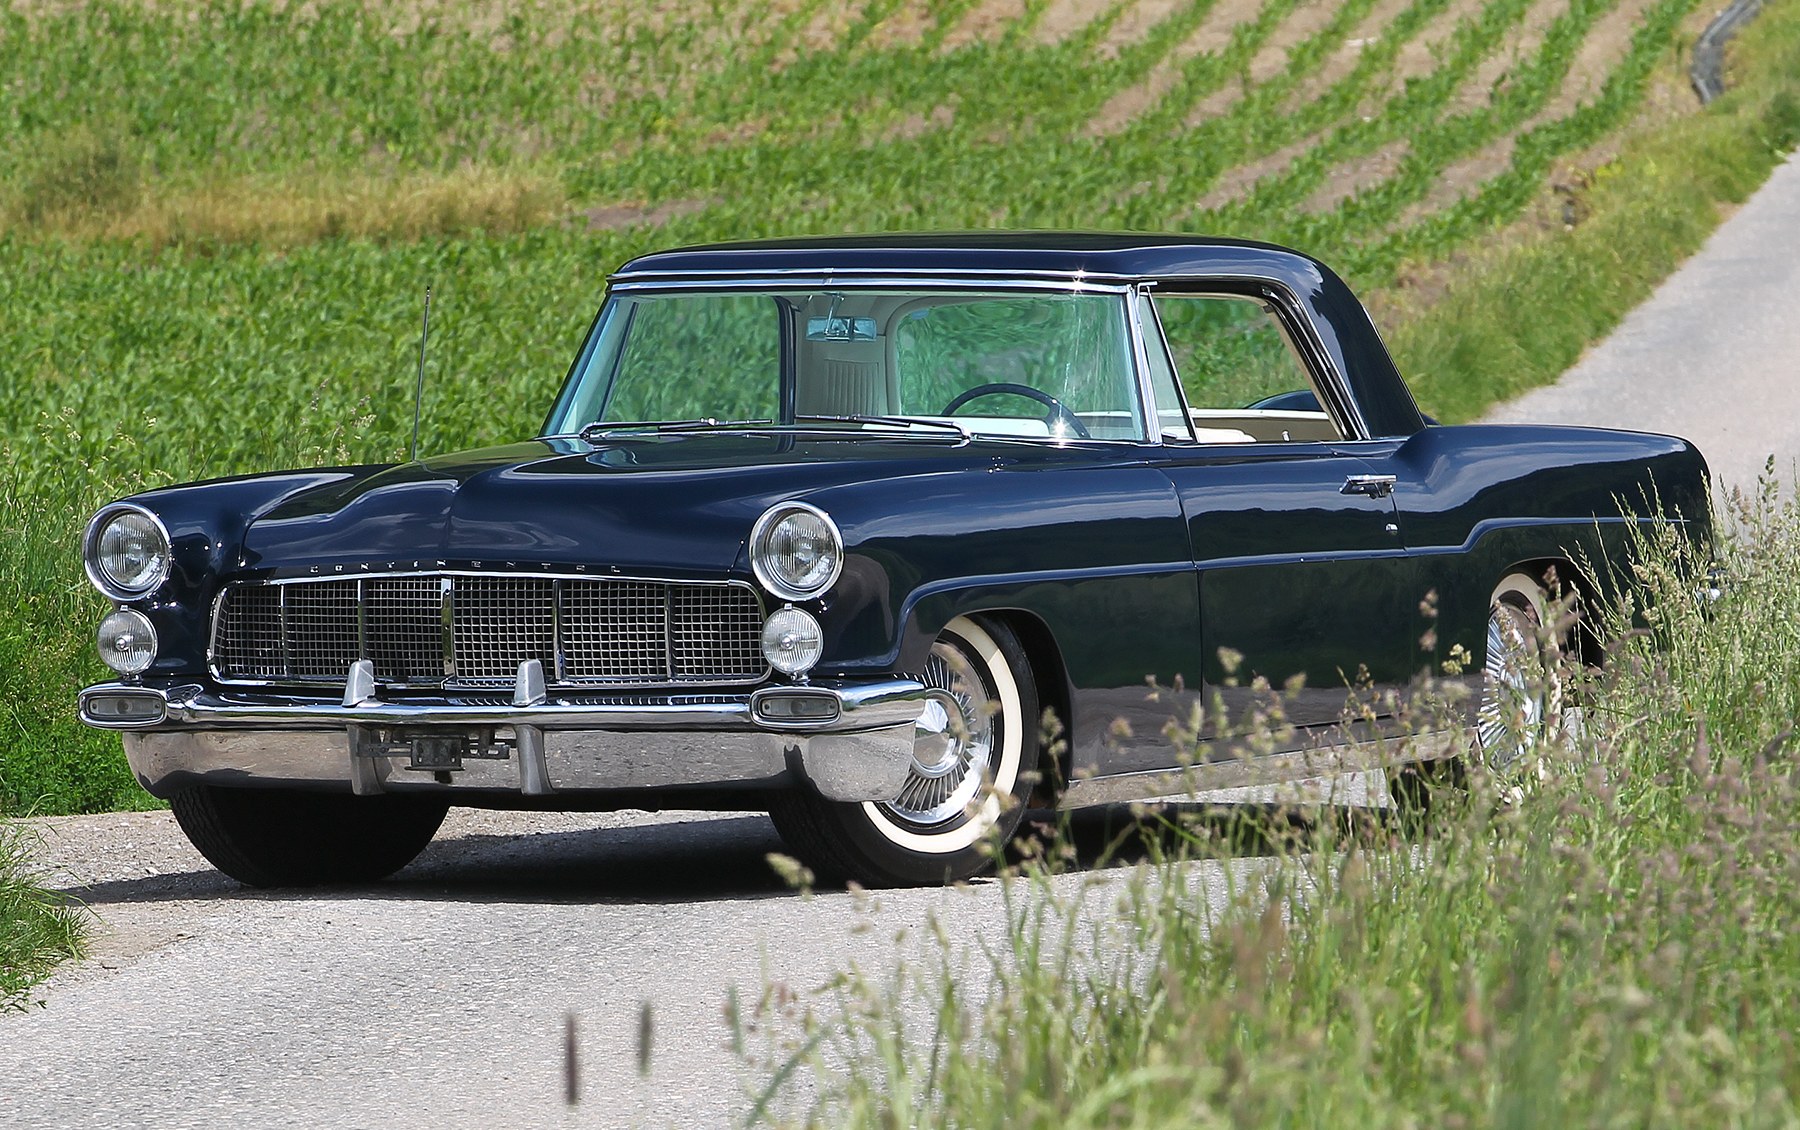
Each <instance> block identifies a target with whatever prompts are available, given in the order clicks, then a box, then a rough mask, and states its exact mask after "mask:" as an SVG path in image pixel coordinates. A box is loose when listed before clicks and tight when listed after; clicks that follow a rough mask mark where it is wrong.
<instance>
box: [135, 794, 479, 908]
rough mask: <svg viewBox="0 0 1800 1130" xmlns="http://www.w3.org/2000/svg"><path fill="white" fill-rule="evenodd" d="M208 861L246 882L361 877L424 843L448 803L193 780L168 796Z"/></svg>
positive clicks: (295, 883)
mask: <svg viewBox="0 0 1800 1130" xmlns="http://www.w3.org/2000/svg"><path fill="white" fill-rule="evenodd" d="M169 807H170V808H171V809H173V810H174V813H175V820H176V822H177V823H179V824H180V825H181V830H182V831H183V832H185V833H187V838H188V839H189V840H191V841H192V842H193V845H194V846H195V847H196V848H198V849H199V850H200V854H201V855H204V856H205V857H206V858H207V860H208V861H209V862H210V863H211V864H212V865H213V866H214V867H217V868H218V869H219V870H220V871H223V872H224V873H225V874H227V875H229V876H231V877H232V878H233V879H236V880H237V881H238V882H240V883H245V884H248V885H249V886H252V887H309V886H318V885H321V884H339V883H366V882H372V881H373V880H376V879H380V878H382V877H383V876H386V875H391V874H392V873H394V872H395V871H398V870H400V868H402V867H404V866H406V865H407V864H408V863H410V862H411V861H412V859H413V857H414V856H416V855H418V854H419V853H420V852H421V851H423V850H425V845H426V844H428V843H430V842H431V837H432V836H434V835H436V834H437V830H438V825H440V824H442V823H443V822H444V813H445V811H446V810H447V809H448V807H449V806H448V805H447V804H446V803H445V802H444V801H434V800H429V799H425V798H420V797H408V796H372V797H364V796H348V795H344V794H340V793H308V792H295V791H287V790H278V789H221V788H217V787H215V786H212V785H194V786H192V787H190V788H187V789H183V790H182V791H181V792H178V793H176V794H175V795H174V796H172V797H170V798H169Z"/></svg>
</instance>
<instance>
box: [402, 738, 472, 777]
mask: <svg viewBox="0 0 1800 1130" xmlns="http://www.w3.org/2000/svg"><path fill="white" fill-rule="evenodd" d="M473 744H474V743H472V742H471V741H470V740H469V739H468V738H467V737H464V736H463V735H460V734H451V735H448V736H444V735H437V734H433V735H430V736H424V737H415V738H413V739H412V748H411V754H412V756H411V758H410V759H409V762H408V764H407V768H408V769H423V770H426V771H427V772H439V771H451V772H453V771H455V770H458V769H461V768H462V767H463V764H462V763H463V758H465V757H467V756H469V752H470V747H471V746H472V745H473Z"/></svg>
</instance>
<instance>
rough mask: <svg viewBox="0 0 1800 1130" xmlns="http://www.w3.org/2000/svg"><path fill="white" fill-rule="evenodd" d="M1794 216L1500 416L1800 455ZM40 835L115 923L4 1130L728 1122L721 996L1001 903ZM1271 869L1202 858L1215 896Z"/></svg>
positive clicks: (546, 829) (547, 859)
mask: <svg viewBox="0 0 1800 1130" xmlns="http://www.w3.org/2000/svg"><path fill="white" fill-rule="evenodd" d="M1797 216H1800V165H1796V164H1795V163H1794V162H1791V161H1790V162H1789V163H1788V164H1787V165H1785V166H1784V167H1783V168H1782V169H1781V170H1779V171H1778V172H1777V173H1776V175H1775V177H1774V179H1773V180H1772V181H1771V183H1770V184H1769V186H1768V187H1767V188H1766V189H1764V190H1763V192H1762V193H1760V194H1759V195H1758V196H1757V197H1756V198H1755V199H1754V200H1753V201H1751V203H1750V204H1749V205H1748V206H1747V207H1745V208H1744V209H1743V210H1742V212H1740V213H1739V214H1738V215H1737V216H1736V217H1735V218H1734V219H1733V220H1732V221H1731V222H1730V223H1729V224H1727V225H1726V226H1725V227H1724V228H1722V229H1721V230H1720V232H1719V233H1718V234H1717V236H1715V238H1714V239H1713V240H1712V242H1711V243H1710V244H1709V245H1708V246H1707V248H1706V250H1705V251H1704V252H1703V253H1702V254H1701V255H1700V257H1699V258H1697V259H1696V260H1695V261H1694V262H1693V263H1692V264H1691V265H1690V266H1689V267H1687V268H1686V269H1684V270H1683V271H1682V272H1681V273H1680V274H1679V275H1677V276H1676V277H1675V278H1674V279H1672V280H1670V282H1669V283H1668V284H1667V285H1665V286H1664V287H1663V288H1662V289H1661V290H1660V291H1658V293H1657V295H1656V297H1655V298H1654V299H1653V300H1652V301H1651V302H1650V303H1649V304H1648V305H1647V306H1645V307H1644V309H1642V310H1640V311H1639V312H1637V313H1636V314H1634V315H1633V316H1632V317H1631V319H1630V320H1628V321H1627V323H1626V324H1625V325H1624V326H1623V327H1622V328H1621V330H1620V331H1619V333H1618V334H1617V335H1616V336H1615V337H1614V338H1613V340H1611V341H1609V342H1608V343H1606V344H1605V345H1603V346H1602V347H1600V348H1599V349H1596V350H1595V351H1594V353H1593V355H1592V356H1591V357H1589V358H1588V359H1586V360H1585V361H1584V362H1583V363H1582V364H1581V365H1580V366H1578V367H1577V368H1576V369H1575V370H1574V371H1573V372H1571V373H1570V374H1569V376H1568V377H1567V378H1566V380H1565V381H1564V382H1563V383H1562V384H1560V385H1558V386H1557V387H1556V388H1553V389H1545V390H1542V391H1541V392H1537V393H1533V394H1531V395H1530V396H1527V397H1525V398H1523V399H1522V400H1520V401H1518V402H1517V403H1515V404H1512V405H1508V406H1506V407H1505V408H1503V409H1501V410H1500V411H1498V412H1496V413H1495V417H1494V418H1496V419H1511V420H1527V419H1532V420H1552V421H1557V422H1568V423H1584V422H1587V423H1599V424H1608V425H1614V426H1617V425H1620V424H1624V425H1628V426H1637V427H1643V428H1649V429H1654V430H1661V431H1671V432H1676V433H1679V434H1683V435H1688V436H1691V437H1692V438H1694V439H1696V440H1698V441H1699V442H1700V443H1701V444H1702V446H1703V447H1704V449H1705V450H1706V452H1707V454H1708V455H1709V456H1710V457H1711V459H1712V461H1713V466H1714V467H1715V468H1716V469H1717V471H1718V472H1719V474H1720V475H1721V477H1723V478H1724V479H1726V480H1727V481H1730V482H1744V481H1747V480H1748V479H1750V478H1753V477H1754V474H1755V472H1756V470H1757V469H1758V468H1759V467H1760V465H1761V463H1762V460H1763V458H1764V456H1765V455H1767V454H1768V453H1769V452H1771V451H1773V452H1776V453H1777V454H1778V457H1779V458H1780V459H1781V460H1782V461H1783V463H1784V464H1785V463H1786V462H1787V461H1789V460H1791V459H1793V458H1794V457H1795V456H1796V455H1800V381H1797V380H1796V379H1795V376H1796V370H1795V358H1797V357H1800V314H1797V313H1796V312H1795V301H1794V296H1795V295H1796V294H1797V293H1800V234H1797V232H1796V228H1795V226H1794V224H1793V219H1794V217H1797ZM1372 791H1374V792H1377V793H1378V792H1379V790H1378V789H1376V790H1372ZM1366 798H1367V794H1361V795H1359V796H1357V797H1353V798H1351V802H1352V803H1354V804H1363V803H1366ZM38 823H39V825H40V826H41V827H42V828H43V830H44V833H45V837H46V841H47V846H46V852H45V855H46V858H48V859H49V860H50V861H51V862H52V863H53V864H54V865H56V866H58V867H60V868H61V869H62V875H63V881H64V882H65V883H67V884H70V885H79V886H80V887H81V888H82V889H83V890H85V892H86V895H85V897H86V898H87V899H88V901H89V903H90V904H91V905H92V907H93V908H94V911H95V913H96V914H97V915H98V916H99V919H100V921H101V923H102V927H101V930H102V933H101V937H100V941H99V945H98V952H97V954H96V957H95V958H94V959H93V960H91V961H89V962H87V963H86V964H84V965H82V966H79V967H76V968H73V969H70V970H68V971H67V972H65V973H64V974H62V975H60V976H59V977H58V979H57V980H56V981H55V982H54V983H52V984H51V985H50V986H49V987H48V989H47V991H46V992H45V993H44V996H45V999H46V1004H47V1007H45V1008H44V1009H41V1010H37V1011H33V1012H30V1013H27V1014H24V1015H12V1016H0V1123H12V1124H17V1125H26V1126H123V1125H143V1126H157V1127H178V1126H213V1125H220V1126H281V1125H296V1126H314V1125H317V1126H368V1127H377V1126H379V1127H382V1128H383V1130H401V1128H405V1127H414V1126H418V1127H426V1126H429V1127H434V1128H436V1127H445V1126H464V1125H482V1126H487V1125H506V1126H511V1125H559V1126H560V1125H584V1126H585V1125H596V1126H610V1125H655V1126H662V1125H681V1126H711V1125H722V1124H726V1123H727V1122H730V1121H733V1120H735V1118H736V1117H737V1116H738V1115H740V1114H741V1113H742V1111H743V1110H744V1109H745V1106H746V1100H745V1093H746V1091H745V1088H746V1086H747V1085H748V1081H747V1080H746V1078H745V1077H743V1076H742V1075H741V1074H740V1072H739V1070H738V1060H737V1058H736V1057H735V1056H734V1055H733V1054H732V1053H731V1052H730V1051H729V1050H728V1049H727V1046H726V1045H727V1039H728V1028H727V1026H726V1025H725V1023H724V1019H723V1009H724V1006H725V1003H726V1000H727V994H728V991H729V990H730V988H731V987H732V986H737V987H738V989H739V991H740V992H741V993H743V994H746V996H754V994H756V993H757V992H758V991H759V989H760V987H761V986H762V985H764V984H765V983H769V982H773V983H777V984H786V985H789V986H791V987H793V988H796V989H800V990H806V989H810V988H813V987H816V986H818V985H819V984H820V983H821V982H822V981H823V980H824V979H825V977H826V976H827V975H828V974H829V972H830V971H831V970H834V969H837V968H841V967H843V966H845V965H846V964H847V963H851V962H855V963H857V964H859V965H861V966H863V967H865V968H870V969H886V968H890V967H891V966H892V964H893V962H894V954H895V952H896V950H895V937H896V935H902V934H904V939H905V940H903V941H902V942H901V943H900V947H899V949H900V952H908V951H909V949H910V950H911V951H912V952H917V951H918V949H917V948H918V947H919V946H920V945H922V944H923V930H922V928H923V925H924V922H925V919H926V915H927V914H928V913H930V912H934V911H935V912H937V913H939V914H941V915H943V916H944V917H945V918H946V920H947V921H949V922H950V923H951V928H952V929H953V930H954V931H955V932H956V933H957V934H958V935H959V936H962V937H966V938H970V939H974V938H977V937H981V936H987V937H993V936H994V935H995V933H996V931H997V929H998V927H999V926H1000V924H1001V917H1002V915H1001V906H1000V897H999V889H998V887H997V886H995V885H993V884H987V885H982V886H977V887H974V888H972V889H970V890H967V891H942V890H933V891H905V892H891V893H885V894H882V895H881V896H880V897H879V900H878V906H876V907H875V908H873V909H872V910H871V909H868V908H865V907H864V906H863V905H862V904H860V903H858V901H857V900H856V899H854V898H852V897H851V896H850V895H847V894H843V893H838V894H825V895H820V896H817V897H815V898H813V899H811V900H802V899H800V898H797V897H796V896H794V895H792V894H790V893H789V892H787V891H786V890H784V889H783V888H782V887H781V886H780V885H779V884H777V883H776V882H775V881H774V879H773V878H772V877H771V875H770V873H769V871H768V869H767V868H766V866H765V865H764V862H763V856H764V854H765V853H767V852H769V851H772V850H777V849H778V847H779V841H778V840H777V839H776V837H775V835H774V832H773V830H772V828H771V827H770V825H769V823H768V821H767V820H766V819H764V818H762V817H760V816H726V817H722V818H714V819H706V820H699V821H687V822H683V821H680V820H673V819H670V818H649V817H644V816H641V815H639V816H636V817H632V816H531V817H522V816H501V815H494V814H479V813H477V814H461V815H458V816H456V817H454V819H453V823H452V825H451V826H450V827H449V828H448V829H447V831H446V833H445V835H444V836H443V837H441V838H440V841H439V842H438V843H436V844H434V845H433V847H432V848H431V849H429V850H428V851H427V852H426V854H425V855H424V856H423V857H421V859H420V860H419V861H418V862H417V863H415V864H414V865H413V866H411V867H409V868H408V869H407V870H405V871H403V872H402V873H401V874H400V876H399V877H398V878H397V879H395V880H394V881H392V882H389V883H385V884H380V885H376V886H371V887H368V888H365V889H361V890H356V891H349V892H340V893H334V894H273V895H270V894H258V893H253V892H246V891H244V890H242V889H240V888H238V887H237V886H236V885H235V884H233V883H231V882H229V881H228V880H225V879H223V878H221V877H219V876H218V875H216V874H215V873H213V872H212V871H210V870H209V869H207V868H206V867H205V865H204V863H203V861H201V860H200V859H199V857H198V856H197V855H195V854H193V852H192V851H191V850H190V849H188V848H187V846H186V844H185V842H183V841H182V840H181V839H180V837H179V836H178V835H177V834H176V833H175V832H174V830H173V829H172V827H171V824H170V821H169V818H168V816H167V814H163V813H150V814H131V815H116V816H104V817H84V818H79V819H64V820H55V821H40V822H38ZM1095 838H1098V836H1097V834H1096V836H1095ZM1257 865H1258V861H1257V859H1256V858H1255V857H1254V856H1253V855H1246V856H1244V857H1241V858H1238V859H1234V860H1232V861H1230V863H1229V864H1227V865H1224V866H1220V865H1208V866H1204V867H1196V868H1194V869H1193V870H1192V871H1191V872H1190V873H1189V875H1190V879H1191V881H1193V882H1197V883H1198V882H1207V883H1210V884H1212V886H1211V887H1210V888H1209V889H1213V890H1220V891H1222V890H1223V884H1222V883H1221V882H1220V880H1221V879H1222V878H1223V877H1224V875H1225V874H1226V873H1227V872H1230V873H1231V874H1233V875H1235V876H1238V877H1240V878H1241V877H1242V876H1244V875H1246V874H1247V873H1249V872H1250V871H1252V870H1253V869H1254V868H1255V867H1256V866H1257ZM1116 874H1117V872H1109V871H1105V870H1101V871H1099V872H1095V873H1090V875H1088V876H1085V877H1083V876H1077V877H1075V878H1072V879H1070V880H1068V881H1069V882H1071V883H1073V882H1082V881H1091V880H1092V879H1093V878H1094V877H1095V876H1096V875H1097V877H1098V881H1100V882H1106V881H1109V878H1110V877H1111V876H1114V875H1116ZM646 1002H648V1004H649V1005H650V1007H651V1010H652V1016H653V1017H654V1024H653V1032H654V1036H653V1054H652V1057H651V1060H650V1070H649V1072H648V1074H647V1075H640V1074H639V1072H638V1070H637V1066H636V1063H637V1050H636V1049H637V1032H638V1027H639V1016H640V1013H641V1010H642V1009H643V1007H644V1005H645V1004H646ZM570 1013H573V1014H575V1016H576V1018H577V1024H578V1032H579V1034H580V1041H579V1064H580V1073H579V1078H580V1085H581V1102H580V1104H579V1105H577V1106H575V1107H566V1106H564V1105H563V1101H562V1096H563V1088H564V1084H563V1025H564V1020H565V1017H566V1016H567V1015H568V1014H570ZM751 1078H754V1077H753V1076H752V1077H751Z"/></svg>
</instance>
